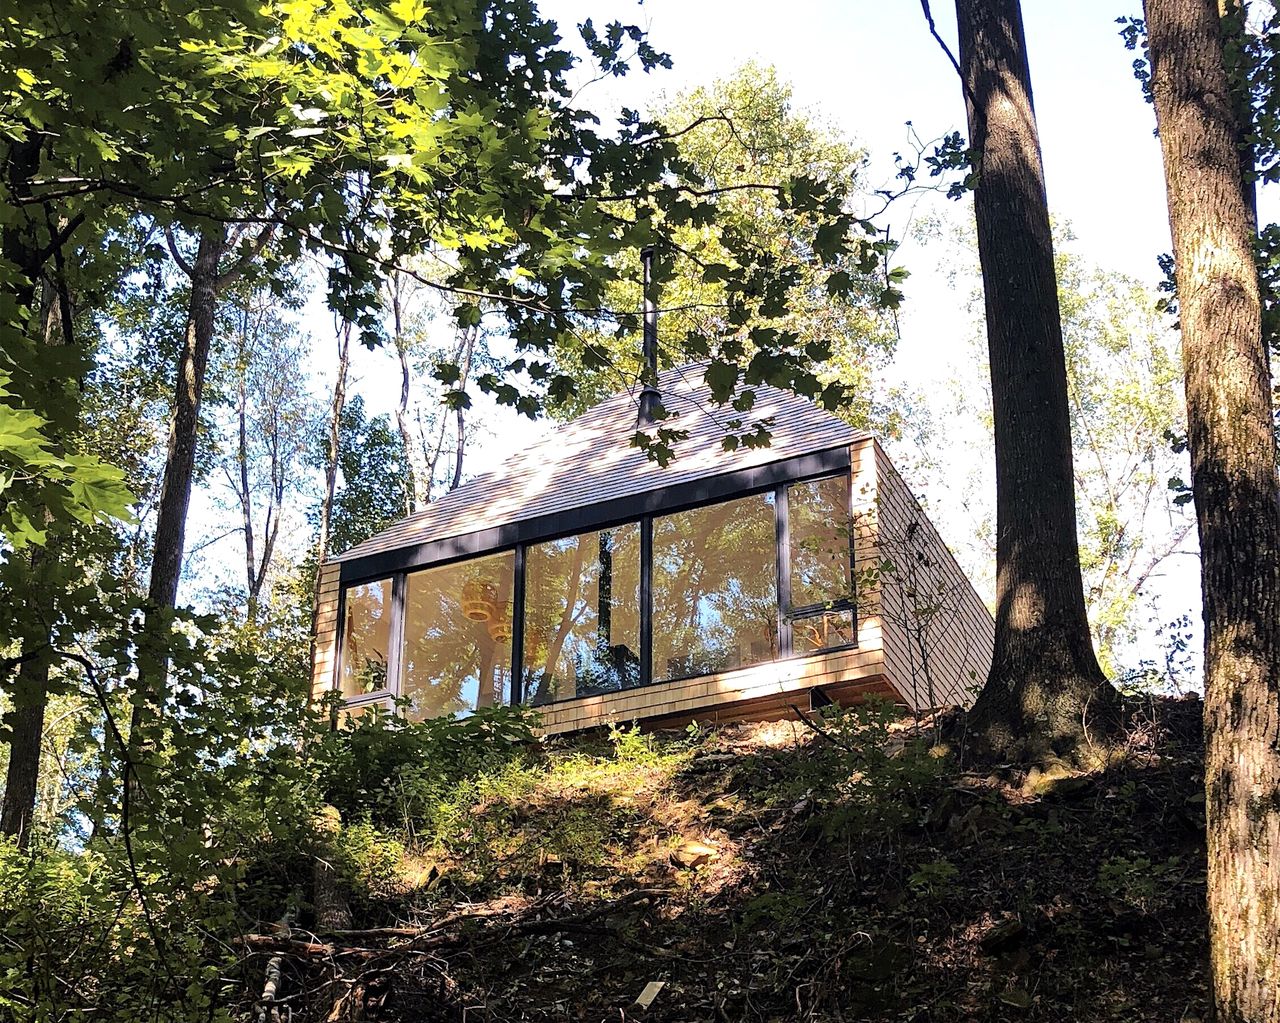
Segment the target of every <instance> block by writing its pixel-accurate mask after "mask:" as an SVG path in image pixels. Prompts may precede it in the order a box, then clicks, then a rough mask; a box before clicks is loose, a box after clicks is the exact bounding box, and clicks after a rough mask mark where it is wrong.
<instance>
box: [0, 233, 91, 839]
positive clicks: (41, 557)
mask: <svg viewBox="0 0 1280 1023" xmlns="http://www.w3.org/2000/svg"><path fill="white" fill-rule="evenodd" d="M11 245H13V246H14V249H13V250H12V251H14V254H15V255H17V256H21V255H23V253H24V252H25V253H26V254H27V255H28V256H31V255H33V253H32V252H31V251H29V250H26V249H24V248H23V245H22V236H21V235H20V234H19V235H14V236H12V237H6V238H5V245H4V248H5V252H6V254H8V253H9V252H10V251H11V248H10V247H11ZM60 250H61V246H59V253H58V261H57V264H58V270H57V278H58V279H57V283H56V285H53V284H51V283H50V282H49V281H48V279H47V278H46V279H45V283H44V286H43V287H42V288H41V289H40V290H41V294H40V305H41V307H42V309H41V311H40V316H39V319H38V322H39V323H40V324H41V325H42V326H43V333H44V343H45V344H46V345H61V344H68V345H69V344H73V343H74V337H73V333H72V316H73V314H72V311H71V302H70V299H69V298H68V295H67V292H68V288H67V281H66V278H65V276H64V270H65V267H64V264H63V260H62V256H61V251H60ZM23 272H24V274H25V273H28V272H29V273H32V274H36V273H39V267H38V266H37V265H35V264H34V263H32V264H29V265H27V266H25V267H23ZM55 291H56V292H57V296H56V298H55V295H54V292H55ZM34 299H35V291H34V289H32V290H31V291H30V292H28V293H27V295H26V299H25V302H26V303H33V302H34ZM33 312H34V310H33ZM33 320H35V318H34V317H33ZM52 521H53V519H52V516H51V515H50V514H49V513H48V512H47V511H46V513H45V526H46V527H48V526H49V525H51V524H52ZM48 559H49V551H48V550H47V549H44V548H39V547H37V548H35V549H34V550H33V551H32V553H31V556H30V558H29V560H28V578H29V579H30V580H32V581H33V582H34V583H35V585H34V586H33V588H32V589H33V593H32V595H31V596H32V605H31V606H30V607H28V608H27V614H28V616H29V619H30V620H31V621H33V622H35V623H37V624H38V629H39V632H38V634H37V635H32V636H28V637H26V638H25V639H24V641H23V653H24V654H26V655H32V654H34V655H35V656H28V659H27V660H24V661H23V662H22V664H21V665H20V666H19V668H18V677H17V685H16V686H15V688H14V690H13V694H14V701H13V702H14V707H13V709H12V710H11V711H10V712H9V714H8V715H7V718H8V722H7V723H8V725H9V732H10V736H9V763H8V766H7V767H6V769H5V780H4V801H3V803H2V804H0V834H3V835H7V836H8V837H10V838H12V839H14V840H15V841H16V842H17V844H18V848H20V849H26V848H28V847H29V846H30V842H31V828H32V824H33V823H34V821H35V814H36V798H37V792H38V788H39V782H40V754H41V743H42V741H43V739H44V719H45V711H46V709H47V708H48V705H49V668H50V663H49V659H48V658H47V657H46V656H45V655H44V652H43V649H42V648H45V647H48V646H49V645H50V644H51V637H50V634H49V621H50V619H51V618H52V609H50V608H48V607H45V606H42V603H43V602H42V600H41V598H42V596H43V590H44V587H43V586H42V585H41V584H40V582H39V579H40V576H41V574H42V569H43V567H44V566H45V565H46V563H47V561H48Z"/></svg>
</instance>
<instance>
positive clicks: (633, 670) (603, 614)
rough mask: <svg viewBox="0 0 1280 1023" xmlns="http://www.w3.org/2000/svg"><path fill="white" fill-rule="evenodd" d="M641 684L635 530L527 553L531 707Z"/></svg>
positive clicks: (637, 532)
mask: <svg viewBox="0 0 1280 1023" xmlns="http://www.w3.org/2000/svg"><path fill="white" fill-rule="evenodd" d="M639 681H640V526H639V523H635V522H631V523H627V524H626V525H624V526H619V527H617V528H616V529H606V530H600V531H599V532H590V533H581V534H579V535H578V536H570V537H565V538H564V539H562V540H553V541H551V542H550V543H543V544H537V545H534V546H531V547H529V548H528V550H527V551H526V552H525V632H524V684H525V697H526V699H527V700H528V701H529V702H530V703H533V704H543V703H549V702H550V701H552V700H554V699H557V698H563V697H567V696H586V695H589V694H592V693H603V692H613V691H615V690H618V689H624V688H626V687H627V686H632V685H635V684H636V683H637V682H639Z"/></svg>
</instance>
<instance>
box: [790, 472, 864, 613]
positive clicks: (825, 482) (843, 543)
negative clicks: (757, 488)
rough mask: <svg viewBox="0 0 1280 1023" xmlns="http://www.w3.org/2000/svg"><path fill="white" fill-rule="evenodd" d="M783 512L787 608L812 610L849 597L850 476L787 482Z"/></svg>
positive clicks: (850, 581) (851, 582)
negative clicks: (788, 543) (788, 566)
mask: <svg viewBox="0 0 1280 1023" xmlns="http://www.w3.org/2000/svg"><path fill="white" fill-rule="evenodd" d="M787 512H788V525H789V530H790V533H791V606H792V607H810V606H812V605H814V604H823V603H826V602H827V601H830V600H840V599H841V598H843V597H848V596H850V595H852V592H853V580H852V575H851V571H852V569H851V565H850V557H849V552H850V537H851V532H852V523H851V521H850V518H849V477H848V476H831V477H828V478H827V479H822V480H812V481H810V482H808V483H793V484H791V486H790V487H788V488H787Z"/></svg>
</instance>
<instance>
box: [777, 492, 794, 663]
mask: <svg viewBox="0 0 1280 1023" xmlns="http://www.w3.org/2000/svg"><path fill="white" fill-rule="evenodd" d="M773 509H774V543H775V548H776V552H777V566H778V656H779V657H789V656H791V629H790V628H789V627H788V622H787V615H788V613H789V612H790V610H791V523H790V508H789V506H788V504H787V487H786V485H785V484H784V485H783V486H780V487H778V489H777V490H776V491H774V498H773Z"/></svg>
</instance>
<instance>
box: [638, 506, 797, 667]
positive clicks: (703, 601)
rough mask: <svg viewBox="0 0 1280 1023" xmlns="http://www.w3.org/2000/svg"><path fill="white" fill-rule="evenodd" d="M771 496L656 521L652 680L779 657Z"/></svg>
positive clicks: (677, 514) (654, 524) (675, 515)
mask: <svg viewBox="0 0 1280 1023" xmlns="http://www.w3.org/2000/svg"><path fill="white" fill-rule="evenodd" d="M776 551H777V546H776V543H775V534H774V514H773V495H772V494H757V495H754V496H751V497H745V498H742V499H741V500H738V501H726V502H724V503H723V504H713V505H709V506H708V507H705V508H694V509H691V510H690V511H685V512H677V513H676V514H674V515H663V516H660V517H656V518H654V520H653V680H654V681H655V682H658V681H662V680H663V679H671V678H685V677H688V676H692V675H708V674H711V673H713V672H717V671H727V670H728V669H730V668H739V667H742V666H744V665H748V664H757V663H759V662H760V661H768V660H772V659H773V658H775V657H777V656H778V595H777V577H778V571H777V554H776Z"/></svg>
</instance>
